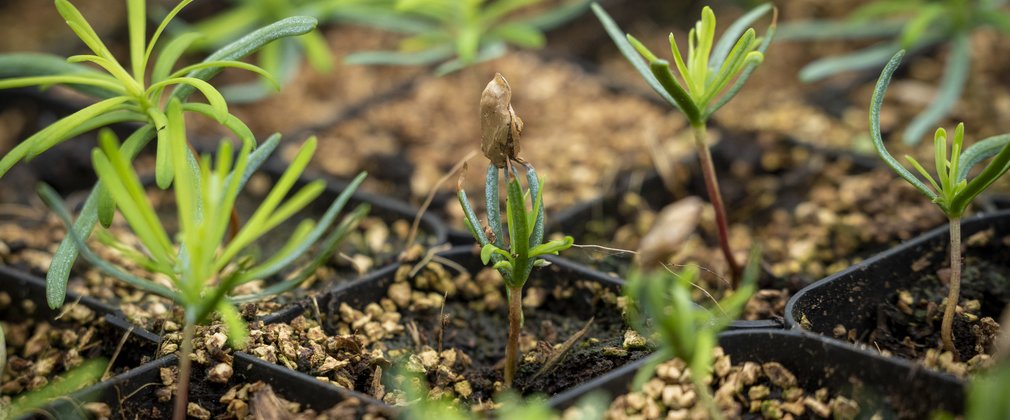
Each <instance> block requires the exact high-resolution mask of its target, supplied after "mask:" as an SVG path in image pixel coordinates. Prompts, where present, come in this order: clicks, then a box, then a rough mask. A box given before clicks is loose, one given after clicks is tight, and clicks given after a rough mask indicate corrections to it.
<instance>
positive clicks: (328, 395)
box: [233, 351, 399, 418]
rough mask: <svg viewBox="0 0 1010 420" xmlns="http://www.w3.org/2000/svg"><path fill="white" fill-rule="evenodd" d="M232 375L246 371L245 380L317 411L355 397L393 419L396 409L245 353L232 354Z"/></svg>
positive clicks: (363, 395) (367, 396)
mask: <svg viewBox="0 0 1010 420" xmlns="http://www.w3.org/2000/svg"><path fill="white" fill-rule="evenodd" d="M233 363H234V368H235V372H240V371H246V372H249V373H247V374H246V375H247V380H261V381H264V382H266V383H268V384H270V386H272V387H274V390H275V391H277V393H278V395H281V396H282V397H284V398H285V399H287V400H289V401H296V402H298V403H301V404H303V405H305V406H307V407H309V408H312V409H314V410H316V411H320V410H325V409H327V408H330V407H332V406H333V405H334V404H336V403H337V402H340V401H343V400H346V399H349V398H357V399H358V400H360V401H361V402H362V403H365V404H368V405H372V406H375V407H378V408H379V409H380V410H382V411H383V412H384V414H385V415H386V416H387V417H389V418H393V417H395V416H396V414H397V413H398V411H399V410H398V409H396V408H395V407H391V406H389V405H387V404H385V403H384V402H382V401H379V400H377V399H375V398H374V397H372V396H371V395H365V394H362V393H360V392H357V391H352V390H349V389H346V388H341V387H338V386H336V385H333V384H330V383H325V382H321V381H319V380H317V379H316V378H314V377H312V376H310V375H307V374H305V373H302V372H299V371H296V370H294V369H288V368H287V367H284V366H281V365H277V364H274V363H270V362H267V361H265V360H261V359H260V358H258V357H256V356H253V355H251V354H248V353H243V352H240V351H238V352H235V357H234V362H233Z"/></svg>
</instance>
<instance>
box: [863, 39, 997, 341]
mask: <svg viewBox="0 0 1010 420" xmlns="http://www.w3.org/2000/svg"><path fill="white" fill-rule="evenodd" d="M904 54H905V52H904V50H902V51H898V53H896V54H894V56H893V57H891V61H890V62H888V63H887V66H885V67H884V70H883V71H882V72H881V73H880V79H878V80H877V86H876V88H875V89H874V90H873V98H872V99H871V100H870V136H871V137H872V138H873V146H874V148H876V150H877V154H878V155H880V158H881V159H882V160H883V161H884V163H886V164H887V166H889V167H890V168H891V169H892V170H893V171H894V172H895V173H897V174H898V175H899V176H901V177H902V178H904V179H905V180H906V181H908V183H910V184H912V186H913V187H915V189H917V190H919V192H921V193H922V194H923V195H925V196H926V197H928V198H929V199H930V200H931V201H932V202H934V203H936V204H937V206H939V207H940V210H941V211H943V213H944V214H945V215H947V219H948V221H949V226H950V283H949V284H950V290H949V292H948V295H947V304H946V308H945V309H944V311H943V321H942V322H941V325H940V337H941V339H942V340H943V348H944V350H946V351H950V352H953V353H954V356H955V357H957V349H956V348H955V346H954V337H953V333H952V331H951V330H952V326H953V323H954V315H955V309H956V308H957V304H958V300H959V295H960V290H961V216H962V215H963V214H964V211H965V209H967V208H968V205H969V204H971V202H972V200H974V199H975V197H976V196H978V195H979V194H981V193H982V192H983V191H985V190H986V188H988V187H989V186H990V185H992V183H993V182H996V180H997V179H999V177H1001V176H1003V174H1005V173H1006V172H1007V170H1010V134H1001V135H998V136H993V137H989V138H987V139H985V140H982V141H979V142H977V143H975V144H973V145H971V146H970V147H968V148H967V149H965V148H964V147H963V144H964V123H961V124H958V126H957V128H956V129H955V130H954V137H953V139H952V142H951V146H950V157H949V158H948V155H947V150H948V149H947V140H948V137H947V131H946V130H944V129H943V128H939V129H937V130H936V133H935V135H934V136H933V145H934V163H935V167H936V178H934V177H933V175H931V174H930V173H929V171H927V170H926V169H925V168H924V167H923V166H922V165H920V164H919V162H917V161H916V160H915V159H914V158H912V157H911V156H905V159H907V160H908V161H909V163H910V164H911V165H912V167H914V168H915V170H916V171H917V172H919V174H921V175H922V176H923V177H925V178H926V180H927V181H928V182H929V184H928V185H927V184H926V183H924V182H922V181H921V180H920V179H919V178H918V177H916V176H915V175H914V174H913V173H912V172H910V171H909V170H908V169H905V167H903V166H902V165H901V163H900V162H898V161H897V160H896V159H895V158H894V157H893V156H891V154H890V152H888V151H887V148H885V147H884V140H883V138H882V137H881V135H880V108H881V106H882V104H883V102H884V94H885V93H886V92H887V86H888V84H890V83H891V76H892V75H893V74H894V71H895V70H896V69H897V68H898V65H899V64H901V58H902V56H904ZM989 158H992V159H991V160H990V161H989V163H988V164H987V165H986V166H985V167H984V168H983V169H982V170H981V171H980V172H978V174H977V175H976V176H975V177H974V178H971V179H969V172H971V170H972V168H974V167H975V166H976V165H978V164H979V163H982V162H983V161H984V160H986V159H989Z"/></svg>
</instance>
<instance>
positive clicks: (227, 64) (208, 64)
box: [169, 61, 281, 90]
mask: <svg viewBox="0 0 1010 420" xmlns="http://www.w3.org/2000/svg"><path fill="white" fill-rule="evenodd" d="M212 67H221V68H236V69H242V70H247V71H250V72H253V73H256V74H258V75H259V76H260V77H262V78H263V79H265V80H266V81H267V82H269V83H270V85H272V86H273V87H274V89H277V90H280V89H281V87H280V85H279V84H278V83H277V80H275V79H274V77H273V75H271V74H270V73H268V72H267V71H266V70H263V69H262V68H260V67H258V66H255V65H252V64H249V63H243V62H241V61H204V62H202V63H197V64H193V65H190V66H186V67H183V68H181V69H179V70H178V71H176V72H175V73H173V74H172V75H170V76H169V78H177V77H181V76H182V75H185V74H187V73H190V72H193V71H196V70H202V69H206V68H212Z"/></svg>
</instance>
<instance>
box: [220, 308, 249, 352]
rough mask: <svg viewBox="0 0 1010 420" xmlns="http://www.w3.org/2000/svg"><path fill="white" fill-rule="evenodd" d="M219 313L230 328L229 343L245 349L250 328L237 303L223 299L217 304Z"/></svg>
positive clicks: (236, 347)
mask: <svg viewBox="0 0 1010 420" xmlns="http://www.w3.org/2000/svg"><path fill="white" fill-rule="evenodd" d="M217 313H218V314H220V315H221V321H222V322H224V325H225V328H227V330H228V343H229V344H231V346H232V348H235V349H244V348H245V345H246V342H247V341H248V339H249V328H248V327H246V324H245V321H244V320H243V319H242V315H239V313H238V310H237V309H235V305H232V304H231V302H228V301H227V300H225V299H222V300H221V301H220V302H218V304H217Z"/></svg>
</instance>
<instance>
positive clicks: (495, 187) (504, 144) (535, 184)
mask: <svg viewBox="0 0 1010 420" xmlns="http://www.w3.org/2000/svg"><path fill="white" fill-rule="evenodd" d="M511 101H512V88H511V87H510V86H509V84H508V81H506V80H505V78H504V77H503V76H502V75H501V74H500V73H499V74H495V77H494V79H492V80H491V81H490V82H488V84H487V87H485V88H484V91H483V92H482V93H481V99H480V114H481V115H480V118H481V122H480V125H481V150H482V151H483V152H484V156H486V157H487V158H488V160H490V161H491V163H490V164H489V165H488V167H487V177H486V178H485V181H484V199H485V205H486V207H487V221H488V226H487V228H486V231H485V229H482V228H481V226H482V225H481V223H480V221H479V220H478V219H477V214H476V213H474V211H473V208H472V207H471V206H470V200H469V199H468V198H467V196H466V191H463V178H462V176H461V177H460V178H459V182H458V184H457V186H456V190H457V195H458V196H459V205H460V206H461V207H462V208H463V212H464V214H465V215H466V217H465V218H464V219H463V222H464V223H465V224H466V227H467V229H469V230H470V233H471V234H473V237H474V238H475V239H476V240H477V242H478V243H480V245H481V251H480V257H481V260H482V261H483V262H484V264H488V263H489V262H492V261H493V262H494V268H496V269H497V270H498V272H499V273H501V276H502V278H503V279H504V280H505V287H506V289H505V291H506V292H507V295H508V314H509V315H508V316H509V332H508V341H507V342H506V346H505V387H506V388H509V387H511V386H512V380H513V378H514V377H515V371H516V367H517V363H518V360H519V359H518V357H519V333H520V332H521V331H522V323H523V308H522V294H523V286H525V285H526V280H527V279H529V277H530V273H531V272H532V271H533V267H536V266H544V265H547V264H548V262H547V261H546V260H543V259H540V258H538V257H540V256H542V255H548V254H553V255H557V253H558V252H561V251H563V250H566V249H568V248H570V247H571V246H572V243H573V242H574V240H573V239H572V237H571V236H566V237H565V238H564V239H559V240H554V241H549V242H546V243H544V207H543V202H544V200H543V189H542V188H541V185H542V184H543V180H542V179H539V178H537V172H536V171H535V170H534V169H533V165H530V164H528V163H526V162H525V161H523V160H522V159H521V158H519V156H518V154H519V150H520V136H521V135H522V127H523V123H522V119H520V118H519V116H518V115H516V112H515V109H513V108H512V103H511ZM516 164H518V165H521V166H523V167H525V168H526V184H527V185H528V186H529V189H528V190H526V191H525V192H524V191H523V187H522V185H521V184H520V182H519V173H518V171H516V169H515V165H516ZM465 167H466V166H465V165H464V168H465ZM503 169H504V170H505V184H506V197H505V217H506V222H507V226H508V239H509V241H508V243H507V244H506V242H505V232H504V230H502V226H503V224H502V220H501V207H500V203H499V194H500V191H499V183H498V177H499V172H500V171H501V170H503ZM463 172H466V169H464V170H463ZM527 200H530V201H531V205H530V208H527V205H526V201H527Z"/></svg>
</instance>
